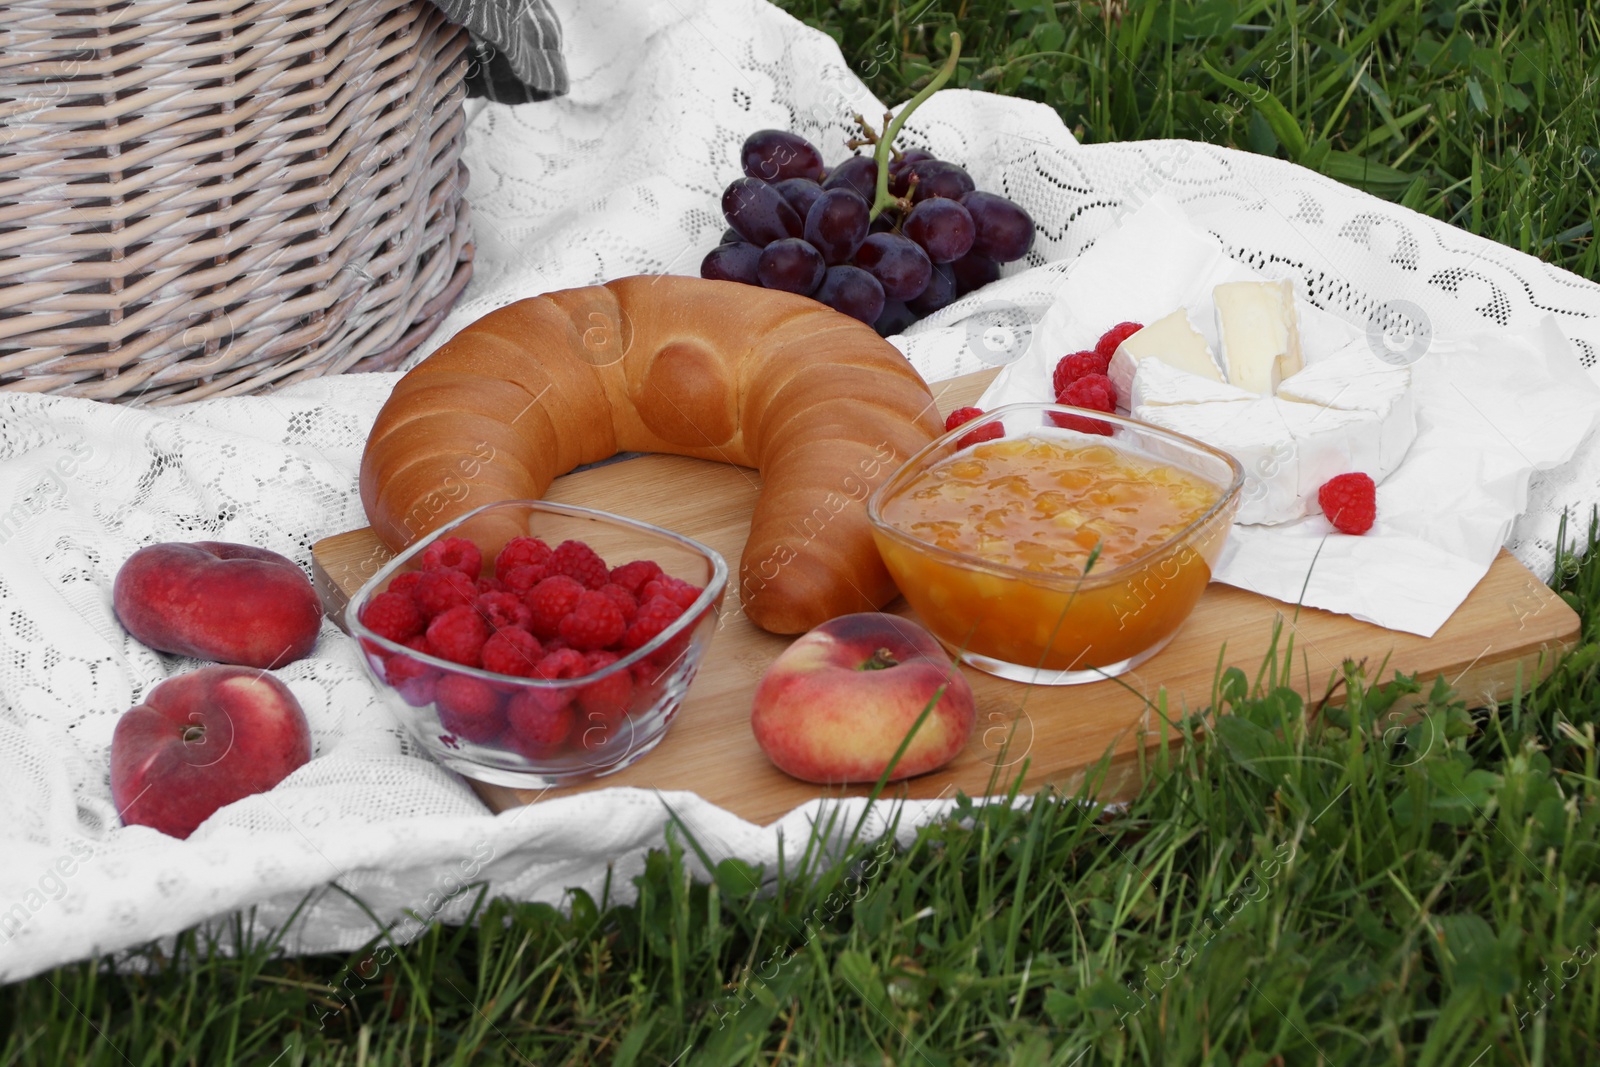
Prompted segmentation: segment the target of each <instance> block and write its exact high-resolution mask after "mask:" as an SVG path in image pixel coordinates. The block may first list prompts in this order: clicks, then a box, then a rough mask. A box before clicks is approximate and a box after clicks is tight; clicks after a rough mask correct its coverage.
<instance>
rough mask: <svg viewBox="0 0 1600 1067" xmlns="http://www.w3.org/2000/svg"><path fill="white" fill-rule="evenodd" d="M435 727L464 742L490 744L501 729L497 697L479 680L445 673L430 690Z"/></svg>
mask: <svg viewBox="0 0 1600 1067" xmlns="http://www.w3.org/2000/svg"><path fill="white" fill-rule="evenodd" d="M434 691H435V694H436V696H435V700H437V702H438V706H439V725H441V726H443V727H444V728H445V729H446V730H448V731H449V732H450V733H453V734H455V735H457V736H458V737H464V738H466V739H467V740H468V741H478V742H484V741H492V740H494V739H495V738H496V737H498V736H499V735H500V731H502V730H504V729H505V725H506V721H505V717H504V716H503V715H502V714H501V712H500V694H499V693H496V692H495V691H494V689H493V688H492V687H491V686H490V685H489V683H488V682H485V681H483V680H482V679H481V678H468V677H467V676H466V675H464V674H447V675H445V676H444V677H443V678H440V679H439V682H438V685H437V686H435V687H434Z"/></svg>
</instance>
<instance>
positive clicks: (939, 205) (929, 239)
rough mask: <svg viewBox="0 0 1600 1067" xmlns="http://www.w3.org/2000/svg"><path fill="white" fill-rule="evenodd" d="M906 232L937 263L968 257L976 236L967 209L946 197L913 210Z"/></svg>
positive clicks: (929, 201) (933, 199)
mask: <svg viewBox="0 0 1600 1067" xmlns="http://www.w3.org/2000/svg"><path fill="white" fill-rule="evenodd" d="M902 229H903V230H904V231H905V235H906V236H907V237H909V238H911V239H912V240H913V241H915V242H917V244H919V245H921V246H922V250H923V251H924V252H926V253H928V258H929V259H931V260H933V261H934V262H935V263H949V262H951V261H953V260H957V259H960V258H961V257H962V256H964V255H966V254H967V252H968V251H970V250H971V248H972V241H973V237H974V233H975V228H974V227H973V225H972V216H971V215H969V214H968V213H967V209H966V208H964V207H962V206H961V205H960V204H959V203H958V202H956V201H954V200H950V199H947V198H945V197H942V196H940V197H933V198H930V199H928V200H924V201H922V203H920V204H918V205H917V206H916V207H914V208H912V209H911V214H909V215H907V216H906V222H905V225H904V226H903V227H902Z"/></svg>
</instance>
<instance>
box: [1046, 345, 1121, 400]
mask: <svg viewBox="0 0 1600 1067" xmlns="http://www.w3.org/2000/svg"><path fill="white" fill-rule="evenodd" d="M1110 366H1111V357H1110V356H1107V357H1106V358H1105V359H1101V358H1100V357H1099V356H1098V355H1097V354H1095V353H1094V352H1074V353H1072V354H1071V355H1070V356H1062V357H1061V358H1060V359H1059V360H1058V361H1057V362H1056V369H1055V373H1054V374H1052V375H1051V376H1050V384H1051V386H1053V387H1054V388H1055V392H1056V396H1060V395H1061V394H1062V393H1063V392H1065V391H1066V388H1067V386H1069V385H1071V384H1072V383H1073V382H1075V381H1077V380H1078V379H1079V378H1084V377H1087V376H1088V375H1091V374H1104V373H1105V372H1106V368H1108V367H1110Z"/></svg>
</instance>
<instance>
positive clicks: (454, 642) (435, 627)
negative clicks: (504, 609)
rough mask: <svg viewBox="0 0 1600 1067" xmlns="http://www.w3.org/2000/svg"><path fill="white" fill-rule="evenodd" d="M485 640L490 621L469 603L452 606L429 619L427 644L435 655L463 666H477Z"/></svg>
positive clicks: (487, 637)
mask: <svg viewBox="0 0 1600 1067" xmlns="http://www.w3.org/2000/svg"><path fill="white" fill-rule="evenodd" d="M487 640H489V624H488V623H486V622H484V621H483V618H482V616H480V615H479V614H478V611H477V609H476V608H474V607H472V606H471V605H469V604H463V605H461V606H460V607H455V608H451V609H450V610H449V611H447V612H444V613H443V614H442V615H439V616H437V617H436V618H434V620H433V621H432V622H430V623H428V644H429V645H430V646H432V648H433V653H434V655H436V656H440V657H442V658H444V659H447V660H449V661H450V662H452V663H459V664H461V665H462V666H464V667H476V666H478V664H479V663H480V662H482V660H481V657H482V655H483V644H484V642H485V641H487Z"/></svg>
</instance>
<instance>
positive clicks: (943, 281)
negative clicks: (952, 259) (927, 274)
mask: <svg viewBox="0 0 1600 1067" xmlns="http://www.w3.org/2000/svg"><path fill="white" fill-rule="evenodd" d="M955 298H956V276H955V272H954V271H952V270H951V269H950V268H949V267H948V266H946V265H945V264H943V263H940V264H938V265H937V266H935V267H934V268H933V276H932V277H931V278H929V279H928V287H927V288H926V289H924V290H922V292H921V294H919V295H918V296H917V297H915V298H914V299H912V300H907V301H906V307H907V308H909V309H910V310H911V311H913V312H914V313H916V314H917V315H932V314H933V313H934V312H935V311H938V310H939V309H940V308H942V307H944V306H945V305H946V304H948V303H950V302H951V301H953V300H955Z"/></svg>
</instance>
